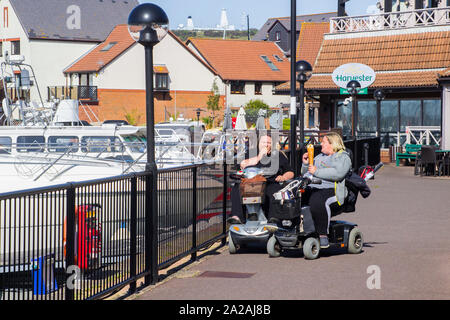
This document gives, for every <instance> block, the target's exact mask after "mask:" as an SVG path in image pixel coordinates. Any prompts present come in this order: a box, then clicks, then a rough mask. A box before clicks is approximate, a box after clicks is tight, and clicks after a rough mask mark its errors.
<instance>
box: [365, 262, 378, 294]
mask: <svg viewBox="0 0 450 320" xmlns="http://www.w3.org/2000/svg"><path fill="white" fill-rule="evenodd" d="M367 273H368V274H370V276H369V278H367V281H366V285H367V288H368V289H369V290H373V289H381V268H380V267H379V266H377V265H370V266H368V267H367Z"/></svg>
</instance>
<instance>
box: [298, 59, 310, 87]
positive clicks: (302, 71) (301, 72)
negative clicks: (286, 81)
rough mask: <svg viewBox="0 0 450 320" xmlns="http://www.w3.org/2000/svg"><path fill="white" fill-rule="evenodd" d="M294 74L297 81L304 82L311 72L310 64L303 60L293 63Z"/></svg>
mask: <svg viewBox="0 0 450 320" xmlns="http://www.w3.org/2000/svg"><path fill="white" fill-rule="evenodd" d="M295 72H297V81H299V82H306V81H308V79H309V76H310V75H311V72H312V67H311V64H310V63H309V62H308V61H305V60H299V61H297V62H296V63H295Z"/></svg>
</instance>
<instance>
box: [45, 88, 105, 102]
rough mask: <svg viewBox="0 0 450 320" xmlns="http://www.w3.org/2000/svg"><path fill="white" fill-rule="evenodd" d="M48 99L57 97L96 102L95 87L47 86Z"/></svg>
mask: <svg viewBox="0 0 450 320" xmlns="http://www.w3.org/2000/svg"><path fill="white" fill-rule="evenodd" d="M47 90H48V100H49V101H50V100H51V98H52V97H54V98H57V99H63V98H66V99H67V98H68V99H74V100H82V101H85V102H97V101H98V95H97V87H96V86H70V87H66V86H55V87H48V88H47Z"/></svg>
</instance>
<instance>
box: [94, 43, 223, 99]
mask: <svg viewBox="0 0 450 320" xmlns="http://www.w3.org/2000/svg"><path fill="white" fill-rule="evenodd" d="M153 64H154V65H165V66H166V67H167V69H168V70H169V79H170V90H171V91H174V90H177V91H180V90H181V91H210V90H211V87H212V84H213V81H214V79H216V83H217V85H218V86H219V91H220V93H221V94H224V85H223V83H222V81H221V80H220V78H218V77H217V76H215V75H214V73H213V72H212V71H211V70H210V69H208V68H207V67H206V66H205V65H204V64H203V63H201V62H200V61H199V60H197V58H195V57H194V56H193V55H192V54H191V53H190V52H188V51H187V50H186V48H184V47H183V46H182V45H181V44H180V43H178V41H176V40H175V39H174V38H173V37H172V36H171V35H170V34H169V35H167V36H166V37H165V38H164V39H163V40H162V41H161V42H160V43H158V44H157V45H156V46H155V47H154V49H153ZM144 67H145V53H144V47H143V46H141V45H139V44H135V45H133V46H132V47H131V48H130V49H128V50H127V51H125V52H124V53H122V54H121V55H120V56H119V57H118V58H116V60H115V61H113V62H112V63H110V64H109V65H108V66H106V67H105V68H104V69H103V70H102V71H101V72H100V74H99V75H98V77H94V84H95V85H98V87H99V88H100V89H129V90H131V89H134V90H144V89H145V69H144Z"/></svg>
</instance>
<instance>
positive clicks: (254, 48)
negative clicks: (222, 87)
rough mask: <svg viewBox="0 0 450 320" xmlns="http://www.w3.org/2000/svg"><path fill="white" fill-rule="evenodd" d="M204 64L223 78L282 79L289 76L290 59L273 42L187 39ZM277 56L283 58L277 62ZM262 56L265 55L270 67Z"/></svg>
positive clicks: (284, 79)
mask: <svg viewBox="0 0 450 320" xmlns="http://www.w3.org/2000/svg"><path fill="white" fill-rule="evenodd" d="M187 44H192V45H193V46H194V47H195V49H196V50H197V51H198V52H199V53H200V54H201V56H202V57H203V58H204V59H205V60H206V61H207V62H208V64H209V65H210V66H211V67H212V68H214V70H216V71H217V73H218V74H219V76H220V77H221V78H222V79H224V80H247V81H249V80H250V81H251V80H253V81H286V80H288V79H289V75H290V62H289V60H288V59H286V58H283V52H282V51H281V49H280V48H279V47H278V46H277V45H276V44H275V43H273V42H266V41H247V40H217V39H189V40H188V41H187ZM274 55H278V56H279V57H281V58H282V60H283V61H277V59H275V57H274ZM262 56H266V57H267V58H268V59H269V60H270V62H271V65H272V66H275V67H276V68H277V69H278V70H277V71H274V70H272V68H271V66H270V65H269V64H268V63H266V62H265V61H264V60H263V58H262Z"/></svg>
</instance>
